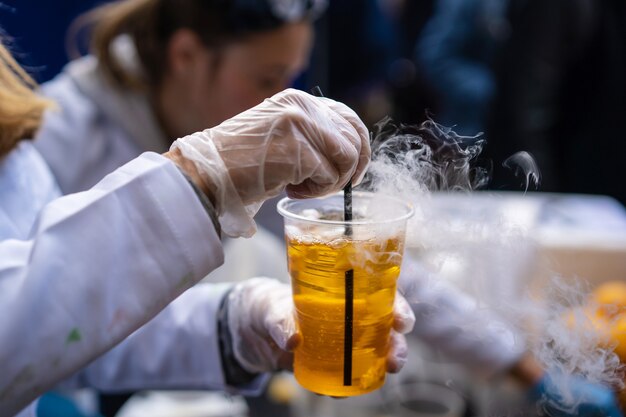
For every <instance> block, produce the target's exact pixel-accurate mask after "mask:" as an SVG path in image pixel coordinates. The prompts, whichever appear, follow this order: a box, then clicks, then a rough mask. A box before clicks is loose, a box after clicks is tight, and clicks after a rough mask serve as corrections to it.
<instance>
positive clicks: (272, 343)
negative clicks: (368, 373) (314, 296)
mask: <svg viewBox="0 0 626 417" xmlns="http://www.w3.org/2000/svg"><path fill="white" fill-rule="evenodd" d="M228 297H229V298H228V310H229V313H228V327H229V331H230V335H231V338H232V341H233V352H234V355H235V358H236V359H237V361H238V362H239V363H240V364H241V366H242V367H243V368H244V369H245V370H246V371H248V372H251V373H260V372H270V371H276V370H281V369H286V370H292V369H293V354H292V353H291V352H292V351H293V349H294V348H295V347H296V346H298V343H299V342H300V340H301V337H300V335H299V334H298V333H297V329H296V324H295V320H294V316H293V301H292V294H291V287H290V286H289V285H286V284H283V283H281V282H279V281H278V280H275V279H271V278H252V279H249V280H247V281H245V282H242V283H241V284H238V285H236V286H235V288H234V289H233V290H232V291H231V292H230V294H229V296H228ZM414 324H415V317H414V316H413V312H412V310H411V308H410V306H409V305H408V303H407V302H406V301H405V299H404V298H403V297H402V296H401V295H400V294H399V293H398V294H396V302H395V305H394V323H393V330H392V332H391V333H392V334H391V340H390V349H389V355H388V357H387V371H388V372H390V373H396V372H399V371H400V369H402V366H403V365H404V364H405V363H406V358H407V355H408V348H407V343H406V339H405V338H404V336H403V334H405V333H408V332H410V331H411V329H412V328H413V325H414Z"/></svg>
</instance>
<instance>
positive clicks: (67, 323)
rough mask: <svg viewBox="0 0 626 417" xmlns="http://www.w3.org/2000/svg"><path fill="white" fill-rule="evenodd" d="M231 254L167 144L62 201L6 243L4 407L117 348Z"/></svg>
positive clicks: (0, 287)
mask: <svg viewBox="0 0 626 417" xmlns="http://www.w3.org/2000/svg"><path fill="white" fill-rule="evenodd" d="M222 262H223V252H222V247H221V243H220V240H219V237H218V236H217V233H216V231H215V229H214V226H213V224H212V223H211V221H210V218H209V216H208V215H207V213H206V212H205V211H204V209H203V207H202V205H201V203H200V201H199V200H198V198H197V196H196V195H195V193H194V191H193V190H192V188H191V187H190V185H189V184H188V183H187V180H186V179H185V178H184V176H183V175H182V174H181V173H180V172H179V170H178V169H177V168H176V166H175V165H174V164H173V163H172V162H171V161H169V160H168V159H166V158H164V157H162V156H160V155H158V154H154V153H145V154H143V155H141V156H140V157H138V158H136V159H135V160H133V161H131V162H129V163H128V164H126V165H124V166H122V167H121V168H119V169H117V170H116V171H115V172H113V173H112V174H111V175H109V176H107V177H105V178H104V179H103V180H102V181H101V182H100V183H98V184H97V185H96V186H95V187H94V188H92V189H90V190H88V191H86V192H83V193H78V194H72V195H68V196H65V197H61V198H59V199H57V200H54V201H52V202H51V203H50V204H48V205H47V206H45V207H44V209H43V210H42V213H41V215H40V217H39V220H38V222H37V224H36V225H35V227H34V230H33V232H32V233H31V237H30V239H29V240H16V239H9V240H4V241H1V242H0V317H1V319H0V341H1V342H0V364H2V372H0V417H4V416H10V415H13V414H15V413H16V412H18V411H19V410H20V409H22V408H24V407H25V406H26V405H27V404H29V403H30V402H31V401H33V400H34V399H35V398H37V397H38V396H39V395H41V394H42V393H43V392H45V391H46V390H48V389H50V388H52V387H53V386H54V385H55V384H57V383H58V382H60V381H61V380H63V379H65V378H67V377H69V376H70V375H72V374H74V373H75V372H77V371H78V370H79V369H81V368H83V367H84V366H85V365H87V364H88V363H89V362H91V361H92V360H94V359H96V358H97V357H98V356H100V355H102V354H103V353H105V352H106V351H108V350H109V349H111V348H112V347H113V346H115V345H116V344H118V343H119V342H120V341H122V340H123V339H124V338H126V337H128V336H129V335H130V334H131V333H132V332H133V331H135V330H136V329H137V328H139V327H140V326H142V325H143V324H145V323H146V322H147V321H148V320H150V319H151V318H152V317H154V316H155V315H156V314H157V313H159V312H160V311H161V310H162V309H163V308H164V307H165V306H166V305H167V304H168V303H169V302H171V301H172V300H174V299H175V298H176V297H177V296H179V295H180V294H181V293H182V292H183V291H185V290H186V289H188V288H189V287H191V286H192V285H194V284H195V283H196V282H197V281H198V280H200V279H201V278H202V277H204V276H205V275H207V274H208V273H209V272H210V271H211V270H213V269H215V268H216V267H218V266H219V265H220V264H221V263H222Z"/></svg>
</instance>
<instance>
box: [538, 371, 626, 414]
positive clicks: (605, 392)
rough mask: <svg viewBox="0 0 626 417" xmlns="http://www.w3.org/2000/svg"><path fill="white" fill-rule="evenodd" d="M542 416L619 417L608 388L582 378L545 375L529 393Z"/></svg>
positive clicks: (613, 398)
mask: <svg viewBox="0 0 626 417" xmlns="http://www.w3.org/2000/svg"><path fill="white" fill-rule="evenodd" d="M530 398H531V400H533V401H536V403H537V407H538V410H539V411H540V412H541V413H543V414H542V415H546V416H550V417H566V416H581V417H583V416H584V417H621V416H622V413H621V412H620V409H619V407H618V403H617V399H616V398H615V395H614V394H613V391H611V390H610V389H609V388H607V387H605V386H604V385H600V384H595V383H591V382H589V381H587V380H585V379H583V378H581V377H578V376H572V375H562V374H558V373H553V374H549V373H546V374H545V375H544V376H543V378H541V380H540V381H539V382H538V383H537V384H536V385H535V386H534V387H533V388H532V389H531V391H530Z"/></svg>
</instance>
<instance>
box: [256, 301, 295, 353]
mask: <svg viewBox="0 0 626 417" xmlns="http://www.w3.org/2000/svg"><path fill="white" fill-rule="evenodd" d="M277 314H282V316H281V317H278V318H276V316H277ZM269 317H270V319H268V320H266V321H265V323H266V328H267V331H268V333H269V334H270V336H271V337H272V340H274V342H275V343H276V345H277V346H278V347H279V348H280V349H282V350H285V351H292V350H294V349H295V348H296V347H297V346H298V345H299V344H300V342H301V341H302V336H301V335H300V333H298V331H297V328H296V322H295V318H294V317H293V313H292V310H291V309H288V310H287V311H284V310H283V312H282V313H274V314H271V315H270V316H269ZM271 317H275V318H274V319H272V318H271Z"/></svg>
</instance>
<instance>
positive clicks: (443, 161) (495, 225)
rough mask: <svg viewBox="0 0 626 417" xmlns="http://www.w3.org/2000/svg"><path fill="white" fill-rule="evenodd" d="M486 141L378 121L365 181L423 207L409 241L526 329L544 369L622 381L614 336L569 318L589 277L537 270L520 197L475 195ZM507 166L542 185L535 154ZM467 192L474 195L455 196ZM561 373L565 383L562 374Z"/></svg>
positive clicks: (434, 265)
mask: <svg viewBox="0 0 626 417" xmlns="http://www.w3.org/2000/svg"><path fill="white" fill-rule="evenodd" d="M483 145H484V141H483V140H482V138H481V137H480V136H475V137H462V136H459V135H457V134H455V133H454V132H453V131H452V130H451V129H448V128H445V127H443V126H441V125H438V124H437V123H435V122H433V121H432V120H428V121H426V122H425V123H423V124H422V125H420V126H403V125H395V124H394V123H393V122H392V121H391V120H389V119H387V120H384V121H382V122H381V123H380V124H379V125H378V126H377V132H376V134H375V138H374V140H373V146H372V149H373V156H372V163H371V165H370V169H369V172H368V176H367V178H366V181H365V182H364V184H363V188H366V189H368V190H370V191H374V192H377V193H382V194H387V195H393V196H396V197H401V198H404V199H406V200H409V201H410V202H411V203H412V204H413V206H414V209H415V213H416V214H415V216H414V217H413V218H412V219H411V221H410V223H409V226H408V231H407V250H408V251H409V252H413V253H416V254H418V256H419V259H420V261H421V262H423V263H424V264H425V265H426V266H427V267H428V268H429V269H430V270H433V271H436V272H438V273H441V276H443V277H446V278H447V279H449V280H450V281H452V282H453V283H454V284H455V285H457V286H458V287H459V288H461V289H462V290H464V291H465V292H466V293H467V294H469V295H471V296H472V297H474V298H475V299H476V304H477V305H478V306H479V308H484V309H486V310H489V311H490V312H493V313H495V314H497V315H498V316H499V317H501V318H502V320H503V321H504V322H505V323H507V324H508V325H509V326H511V328H512V329H514V330H515V331H516V332H519V333H521V334H523V335H524V336H525V337H524V338H523V339H524V340H525V341H526V344H527V346H526V348H527V349H528V350H529V351H531V352H532V353H533V354H534V356H535V357H536V358H537V359H538V360H539V362H540V363H541V364H543V366H544V367H545V368H546V369H548V370H550V371H551V372H553V373H554V374H555V375H564V376H571V375H578V376H581V377H584V378H586V379H588V380H589V381H591V382H597V383H603V384H605V385H607V386H611V387H614V388H616V389H619V388H622V387H623V382H622V377H623V375H622V369H621V366H620V364H619V360H618V358H617V355H616V354H615V353H614V352H613V351H612V346H607V347H605V348H602V347H601V343H600V335H598V334H597V333H595V332H593V331H590V329H591V326H584V325H580V321H578V322H575V323H573V322H572V321H571V320H569V321H568V320H567V319H566V318H565V317H566V315H567V314H568V313H569V312H571V311H577V309H579V307H580V306H581V305H582V304H583V303H584V302H585V301H586V296H587V294H588V292H589V288H588V286H586V285H583V284H582V282H583V281H582V280H574V279H569V278H568V279H563V278H561V277H558V276H553V274H551V273H550V271H547V270H543V271H538V269H540V268H544V265H543V264H541V263H540V262H538V259H537V248H536V246H535V245H534V243H533V241H532V239H531V238H530V236H529V232H530V231H531V229H530V228H529V225H528V224H525V223H524V222H523V221H521V222H520V221H519V218H516V217H515V216H510V214H511V212H513V211H515V210H516V209H517V208H516V207H509V208H508V209H506V210H498V209H497V208H496V207H494V208H493V210H491V209H487V210H485V209H484V205H477V206H474V205H472V203H471V202H472V199H473V198H474V196H475V198H477V199H480V198H481V196H482V197H484V195H482V193H480V192H476V193H474V192H473V191H474V190H477V189H479V188H481V187H483V186H485V185H486V184H487V183H488V180H489V168H488V164H486V163H485V162H483V161H481V160H480V159H479V155H480V152H481V150H482V146H483ZM505 166H507V167H509V168H511V169H515V170H518V171H519V172H520V173H521V174H523V176H524V178H525V184H524V187H523V189H525V190H527V189H528V186H529V184H530V183H531V182H533V183H534V184H535V187H537V186H538V184H539V181H540V173H539V170H538V168H537V166H536V164H535V162H534V160H533V158H532V156H530V155H529V154H527V153H518V154H516V155H514V156H513V157H511V158H509V159H507V161H506V162H505ZM459 195H461V196H463V197H467V198H455V196H456V197H458V196H459ZM434 196H436V198H434ZM520 198H523V197H520ZM477 201H478V200H477ZM494 201H497V200H494ZM520 204H523V201H522V200H520ZM477 207H480V209H478V208H477ZM500 208H501V207H500ZM539 272H541V274H540V275H541V276H542V277H544V279H543V281H542V282H541V283H539V284H540V285H539V286H533V285H536V284H538V283H537V282H535V281H533V280H532V279H531V278H532V277H534V276H538V275H539ZM545 277H548V278H545ZM572 314H574V315H575V316H577V315H576V314H575V313H572ZM577 317H578V316H577ZM579 318H580V317H579ZM554 382H555V384H556V385H558V384H559V380H558V378H557V379H555V380H554ZM562 398H563V401H562V404H561V405H562V406H565V407H567V408H568V409H576V407H577V406H578V402H579V401H580V399H579V398H573V397H572V398H568V397H567V392H566V390H565V389H564V390H563V395H562Z"/></svg>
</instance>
